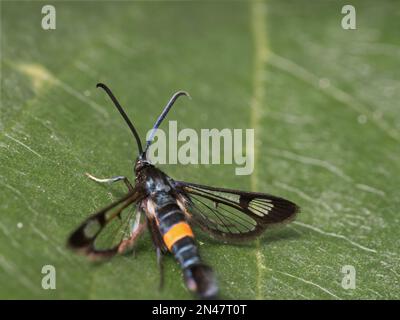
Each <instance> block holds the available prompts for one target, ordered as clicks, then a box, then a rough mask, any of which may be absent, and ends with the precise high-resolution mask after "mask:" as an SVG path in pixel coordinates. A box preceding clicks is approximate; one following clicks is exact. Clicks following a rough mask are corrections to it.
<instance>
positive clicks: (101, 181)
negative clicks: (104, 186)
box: [85, 172, 133, 191]
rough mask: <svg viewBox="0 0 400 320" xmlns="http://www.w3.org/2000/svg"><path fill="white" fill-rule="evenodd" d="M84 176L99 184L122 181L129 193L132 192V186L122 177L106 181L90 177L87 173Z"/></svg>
mask: <svg viewBox="0 0 400 320" xmlns="http://www.w3.org/2000/svg"><path fill="white" fill-rule="evenodd" d="M85 175H86V176H87V177H88V178H89V179H91V180H93V181H96V182H99V183H114V182H117V181H121V180H122V181H123V182H124V183H125V185H126V186H127V187H128V189H129V191H132V190H133V186H132V184H131V183H130V182H129V180H128V178H127V177H124V176H116V177H112V178H107V179H100V178H96V177H95V176H93V175H91V174H90V173H87V172H86V173H85Z"/></svg>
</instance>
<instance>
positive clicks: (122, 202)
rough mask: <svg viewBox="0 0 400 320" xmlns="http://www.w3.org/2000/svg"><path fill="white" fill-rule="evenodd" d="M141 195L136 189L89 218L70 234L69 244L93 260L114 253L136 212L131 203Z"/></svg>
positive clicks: (127, 233) (126, 233) (107, 256)
mask: <svg viewBox="0 0 400 320" xmlns="http://www.w3.org/2000/svg"><path fill="white" fill-rule="evenodd" d="M141 197H142V195H141V192H140V191H139V190H138V189H135V190H133V191H132V192H129V193H128V194H126V195H125V196H124V197H122V198H121V199H119V200H117V201H115V202H114V203H112V204H111V205H109V206H107V207H105V208H103V209H101V210H100V211H98V212H96V213H94V214H93V215H91V216H90V217H88V218H87V219H86V220H85V221H84V222H83V223H82V224H81V225H80V226H79V227H78V228H77V229H76V230H75V231H74V232H73V233H72V234H71V235H70V237H69V238H68V241H67V245H68V247H69V248H71V249H72V250H74V251H77V252H79V253H82V254H85V255H87V256H88V257H89V258H90V259H92V260H99V259H104V258H110V257H112V256H113V255H115V254H116V253H117V252H118V245H119V244H120V242H121V241H122V240H123V238H125V237H128V236H129V230H130V229H131V224H132V220H133V219H132V218H133V214H134V212H135V211H134V209H135V208H134V207H133V206H134V205H135V203H136V202H137V201H138V200H140V199H141ZM130 206H131V208H129V207H130ZM132 207H133V208H132ZM106 226H107V228H106Z"/></svg>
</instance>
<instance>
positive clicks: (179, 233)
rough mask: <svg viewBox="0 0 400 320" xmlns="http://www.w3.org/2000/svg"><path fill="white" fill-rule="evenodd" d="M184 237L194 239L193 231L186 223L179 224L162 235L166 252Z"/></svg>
mask: <svg viewBox="0 0 400 320" xmlns="http://www.w3.org/2000/svg"><path fill="white" fill-rule="evenodd" d="M184 237H191V238H194V235H193V231H192V229H191V228H190V226H189V225H188V224H187V223H186V222H179V223H177V224H175V225H173V226H172V227H171V229H169V230H168V231H167V233H166V234H164V237H163V239H164V242H165V245H166V246H167V248H168V250H169V251H171V248H172V246H173V245H174V244H175V243H176V242H177V241H178V240H180V239H182V238H184Z"/></svg>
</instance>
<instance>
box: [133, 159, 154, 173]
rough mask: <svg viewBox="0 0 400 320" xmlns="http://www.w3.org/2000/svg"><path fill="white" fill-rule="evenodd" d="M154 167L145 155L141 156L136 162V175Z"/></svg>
mask: <svg viewBox="0 0 400 320" xmlns="http://www.w3.org/2000/svg"><path fill="white" fill-rule="evenodd" d="M150 166H152V164H151V162H150V161H149V160H147V159H146V158H145V157H144V155H141V156H139V157H138V158H137V159H136V162H135V173H136V174H138V172H139V171H141V170H143V169H144V168H146V167H150Z"/></svg>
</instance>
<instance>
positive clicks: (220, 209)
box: [175, 181, 300, 240]
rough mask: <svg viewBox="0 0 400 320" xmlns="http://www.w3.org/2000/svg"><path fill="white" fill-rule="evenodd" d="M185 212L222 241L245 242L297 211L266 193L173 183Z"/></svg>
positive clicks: (290, 205) (285, 202) (292, 204)
mask: <svg viewBox="0 0 400 320" xmlns="http://www.w3.org/2000/svg"><path fill="white" fill-rule="evenodd" d="M175 186H176V189H177V190H178V192H179V194H180V196H181V200H182V201H183V202H184V206H185V208H186V213H187V215H188V216H189V217H190V219H191V220H192V221H193V222H194V223H196V224H197V225H199V227H200V228H202V229H203V230H204V231H206V232H208V233H210V234H211V235H213V236H217V237H219V238H223V239H227V240H229V239H235V240H246V239H249V238H252V237H254V236H257V235H259V234H260V233H262V232H263V231H264V230H265V229H266V228H267V227H268V226H272V225H275V224H280V223H285V222H289V221H291V220H292V219H294V217H295V216H296V213H297V212H299V210H300V208H299V207H298V206H297V205H296V204H294V203H293V202H291V201H289V200H286V199H283V198H279V197H276V196H272V195H269V194H266V193H258V192H246V191H240V190H233V189H224V188H215V187H209V186H203V185H199V184H193V183H188V182H183V181H176V182H175Z"/></svg>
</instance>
